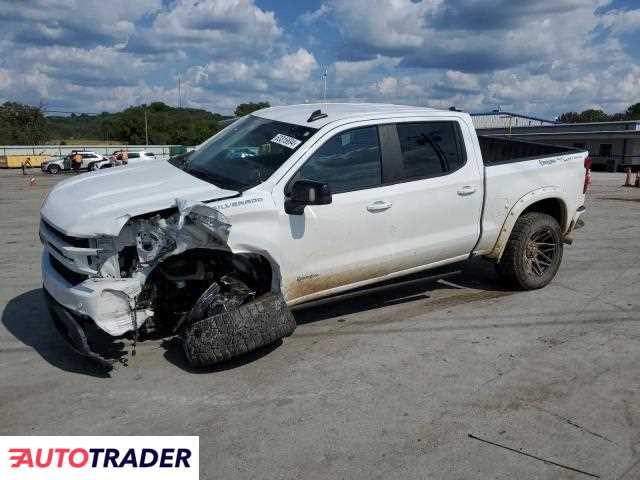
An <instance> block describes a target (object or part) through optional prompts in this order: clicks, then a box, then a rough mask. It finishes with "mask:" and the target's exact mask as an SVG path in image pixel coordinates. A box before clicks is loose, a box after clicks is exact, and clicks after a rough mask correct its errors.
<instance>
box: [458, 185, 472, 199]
mask: <svg viewBox="0 0 640 480" xmlns="http://www.w3.org/2000/svg"><path fill="white" fill-rule="evenodd" d="M472 193H476V187H474V186H473V185H463V186H462V187H460V188H458V195H460V196H463V197H464V196H465V195H471V194H472Z"/></svg>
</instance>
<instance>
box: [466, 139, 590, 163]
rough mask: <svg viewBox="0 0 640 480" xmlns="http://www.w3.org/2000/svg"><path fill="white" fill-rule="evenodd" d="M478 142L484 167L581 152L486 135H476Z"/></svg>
mask: <svg viewBox="0 0 640 480" xmlns="http://www.w3.org/2000/svg"><path fill="white" fill-rule="evenodd" d="M478 141H479V142H480V151H481V152H482V160H483V161H484V164H485V165H498V164H502V163H513V162H522V161H526V160H533V159H537V158H541V157H551V156H555V155H562V154H566V153H576V152H579V151H581V150H580V149H576V148H571V147H560V146H557V145H545V144H542V143H534V142H524V141H521V140H511V139H509V138H502V137H492V136H488V135H478Z"/></svg>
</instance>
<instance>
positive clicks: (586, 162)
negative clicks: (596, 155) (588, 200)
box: [582, 155, 592, 194]
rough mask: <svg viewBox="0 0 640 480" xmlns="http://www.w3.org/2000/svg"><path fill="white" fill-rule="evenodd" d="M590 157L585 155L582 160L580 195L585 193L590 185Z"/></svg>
mask: <svg viewBox="0 0 640 480" xmlns="http://www.w3.org/2000/svg"><path fill="white" fill-rule="evenodd" d="M591 163H592V162H591V157H590V156H588V155H587V158H585V159H584V186H583V187H582V193H583V194H584V193H587V190H589V186H590V185H591Z"/></svg>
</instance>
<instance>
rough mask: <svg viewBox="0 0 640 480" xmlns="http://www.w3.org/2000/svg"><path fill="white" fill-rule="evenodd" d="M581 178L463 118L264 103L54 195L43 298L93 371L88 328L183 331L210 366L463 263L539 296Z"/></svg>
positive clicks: (559, 150)
mask: <svg viewBox="0 0 640 480" xmlns="http://www.w3.org/2000/svg"><path fill="white" fill-rule="evenodd" d="M589 169H590V160H589V158H588V152H586V151H584V150H576V149H572V148H565V147H556V146H548V145H540V144H533V143H525V142H519V141H512V140H506V139H502V138H494V137H478V136H477V135H476V131H475V129H474V127H473V124H472V122H471V118H470V117H469V115H467V114H465V113H462V112H458V111H439V110H432V109H428V108H417V107H408V106H398V105H378V104H328V103H323V104H315V105H295V106H286V107H275V108H268V109H264V110H260V111H257V112H255V113H253V114H251V115H249V116H246V117H243V118H242V119H240V120H238V121H237V122H235V123H233V124H231V125H230V126H228V127H227V128H225V129H224V130H222V131H221V132H219V133H218V134H217V135H215V136H213V137H212V138H211V139H209V140H208V141H207V142H205V143H204V144H203V145H202V146H201V147H200V148H199V149H197V150H196V151H194V152H193V153H191V154H189V155H186V156H183V157H180V158H179V159H176V160H174V161H170V162H141V163H140V164H139V165H136V166H130V167H129V168H127V169H124V170H121V169H108V170H106V171H104V172H99V173H96V174H93V175H80V176H78V177H75V178H73V179H69V180H66V181H64V182H62V183H60V184H58V185H57V186H56V187H54V188H53V189H52V190H51V191H50V193H49V194H48V197H47V198H46V200H45V202H44V204H43V206H42V211H41V225H40V237H41V239H42V242H43V244H44V252H43V256H42V276H43V283H44V290H45V296H46V298H47V300H48V304H49V306H50V310H51V312H52V316H53V318H54V320H55V322H56V324H57V325H58V326H59V327H60V330H61V331H62V332H63V333H64V334H65V335H66V336H67V338H68V339H69V340H70V341H71V343H72V345H73V346H74V347H75V349H76V350H78V351H80V352H81V353H83V354H85V355H88V356H90V357H92V358H94V359H96V360H97V361H98V362H100V363H102V364H104V365H111V363H112V362H113V359H110V358H105V356H104V355H101V354H98V353H97V352H95V351H94V347H93V345H92V339H91V338H92V335H93V334H97V333H98V332H101V333H103V334H104V333H106V334H108V335H109V336H110V337H123V338H133V339H134V340H135V339H137V338H138V337H148V336H153V335H159V336H168V335H180V336H181V338H182V339H183V344H184V348H185V352H186V354H187V358H188V359H189V361H190V362H191V363H192V364H194V365H206V364H210V363H214V362H217V361H221V360H225V359H227V358H230V357H233V356H235V355H239V354H241V353H244V352H246V351H249V350H252V349H255V348H257V347H259V346H261V345H263V344H267V343H270V342H273V341H275V340H278V339H279V338H282V337H284V336H286V335H289V334H290V333H291V332H292V331H293V329H294V328H295V322H294V320H293V317H292V315H291V313H290V311H289V307H291V306H294V305H299V304H303V303H306V302H310V301H314V300H318V299H321V298H326V297H330V296H335V295H336V294H340V293H342V292H345V291H350V290H354V289H359V290H366V289H367V288H368V287H371V286H372V285H375V284H378V283H379V282H382V281H389V280H390V279H395V278H399V277H402V276H403V275H407V274H410V273H414V272H418V271H422V270H427V269H431V268H434V267H438V266H442V265H446V264H453V263H455V262H460V261H462V260H467V259H469V258H470V257H474V256H483V257H485V258H486V259H488V260H489V261H491V262H494V263H495V264H496V267H497V271H498V272H499V274H500V275H501V276H502V278H503V279H504V280H505V281H506V282H507V283H508V284H509V285H511V286H512V287H514V288H517V289H535V288H540V287H543V286H545V285H546V284H548V283H549V282H550V281H551V280H552V278H553V277H554V275H555V274H556V272H557V271H558V268H559V266H560V262H561V259H562V251H563V243H570V242H571V240H572V234H573V231H574V229H575V228H576V227H577V226H579V225H580V224H581V222H579V218H580V215H581V214H582V213H583V212H584V209H585V208H584V200H585V193H586V191H587V188H588V186H589V183H590V174H589ZM70 205H72V206H74V208H69V206H70ZM78 205H81V206H82V209H81V210H78V208H77V206H78Z"/></svg>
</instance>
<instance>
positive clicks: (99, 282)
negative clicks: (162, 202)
mask: <svg viewBox="0 0 640 480" xmlns="http://www.w3.org/2000/svg"><path fill="white" fill-rule="evenodd" d="M176 207H177V210H178V211H177V212H176V213H173V214H171V215H169V216H162V215H160V214H156V215H154V216H152V217H150V218H133V219H131V220H129V221H128V222H127V223H126V224H125V226H124V227H123V228H122V230H121V232H120V235H119V236H118V237H117V238H116V239H113V240H111V241H110V240H109V239H105V238H103V239H100V240H101V249H100V251H101V255H100V256H99V257H98V262H99V273H98V275H96V276H94V277H93V278H92V280H93V281H94V283H95V289H97V290H101V301H100V303H99V304H98V305H97V306H96V308H95V311H92V312H90V313H91V314H92V315H91V316H92V318H93V319H94V320H95V322H96V324H97V325H98V327H100V328H101V329H102V330H104V331H105V332H107V333H109V334H110V335H113V336H118V335H123V334H125V333H127V332H131V331H134V332H135V331H136V330H137V328H138V327H140V326H141V325H142V324H144V323H145V322H146V321H147V320H148V319H150V318H152V317H153V316H154V311H153V309H152V308H150V305H149V304H148V303H145V302H140V301H139V298H140V296H141V295H142V293H143V289H144V286H145V283H146V282H147V279H148V277H149V275H150V274H151V272H152V271H153V270H154V269H155V268H156V267H157V266H158V265H159V264H160V263H161V262H163V261H165V260H166V259H167V258H169V257H172V256H176V255H179V254H181V253H183V252H185V251H187V250H190V249H195V248H207V249H216V248H217V249H226V248H228V247H227V244H226V243H227V239H228V236H229V229H230V224H229V223H228V221H227V219H226V217H225V216H224V215H223V214H222V213H220V212H219V211H218V210H216V209H215V208H212V207H210V206H208V205H206V204H204V203H199V202H188V201H186V200H183V199H176ZM116 270H117V271H119V274H120V278H117V276H116V275H114V272H115V271H116ZM197 273H198V272H196V273H195V274H197ZM184 280H185V279H184V278H182V279H180V280H177V281H184Z"/></svg>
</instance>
